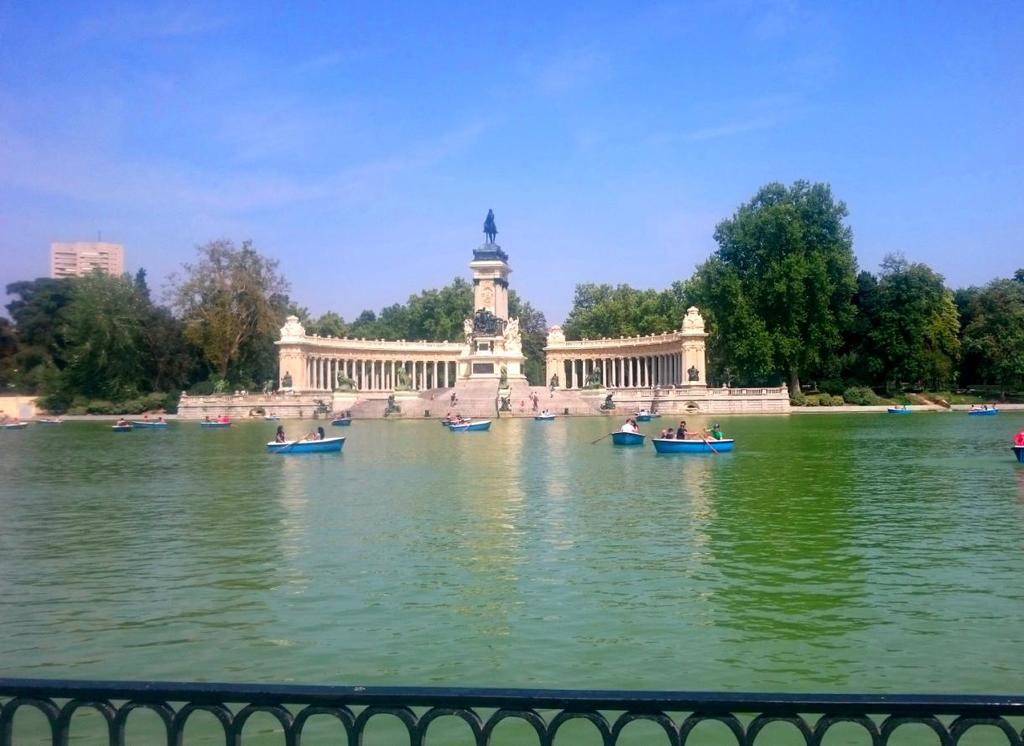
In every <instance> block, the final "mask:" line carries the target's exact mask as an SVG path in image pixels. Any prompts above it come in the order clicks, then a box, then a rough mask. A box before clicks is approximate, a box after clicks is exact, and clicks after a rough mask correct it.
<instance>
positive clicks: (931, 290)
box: [868, 254, 960, 388]
mask: <svg viewBox="0 0 1024 746" xmlns="http://www.w3.org/2000/svg"><path fill="white" fill-rule="evenodd" d="M874 311H875V314H874V318H873V319H872V329H871V331H870V333H869V335H868V338H869V340H870V343H871V344H870V346H871V349H872V355H873V358H874V359H877V360H879V361H880V362H881V366H882V371H881V372H882V375H883V377H884V380H885V382H886V385H887V386H888V387H889V388H894V387H896V386H897V385H898V384H899V383H901V382H909V383H912V384H917V385H921V384H924V385H927V386H931V387H932V388H939V387H940V386H941V385H944V384H947V383H950V382H951V381H952V380H953V378H954V375H953V374H954V371H955V370H956V368H955V366H956V363H957V361H958V359H959V355H960V339H959V332H960V320H959V316H958V314H957V309H956V303H955V302H954V299H953V293H952V291H950V290H948V289H947V288H946V286H945V282H944V280H943V277H942V275H940V274H938V273H937V272H935V271H934V270H932V269H931V268H930V267H928V266H927V265H925V264H921V263H914V264H911V263H909V262H907V260H906V259H905V258H903V257H902V256H900V255H895V254H890V255H889V256H887V257H886V258H885V260H884V261H883V262H882V273H881V276H880V277H879V280H878V291H877V300H876V305H875V309H874Z"/></svg>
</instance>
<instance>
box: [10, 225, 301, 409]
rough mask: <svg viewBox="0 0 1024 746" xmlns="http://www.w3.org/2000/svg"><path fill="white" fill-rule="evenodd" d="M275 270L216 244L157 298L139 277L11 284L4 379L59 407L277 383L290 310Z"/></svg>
mask: <svg viewBox="0 0 1024 746" xmlns="http://www.w3.org/2000/svg"><path fill="white" fill-rule="evenodd" d="M286 291H287V284H286V283H285V282H284V280H283V278H281V277H280V275H279V274H278V273H277V267H276V263H274V262H273V261H271V260H268V259H266V258H265V257H263V256H261V255H260V254H259V253H258V252H257V251H256V250H255V249H253V247H252V246H251V245H250V244H248V243H245V244H243V245H242V246H241V248H236V247H235V246H234V245H233V244H231V243H230V242H228V241H214V242H212V243H209V244H206V245H205V246H200V247H199V248H198V249H197V261H196V262H195V263H194V264H188V265H185V267H184V268H183V271H182V273H181V275H180V276H177V277H174V278H172V281H171V288H170V293H169V296H170V306H163V305H160V304H158V303H155V302H154V301H153V299H152V298H151V295H150V290H149V286H148V283H147V280H146V273H145V270H139V272H138V274H137V275H136V276H135V277H134V278H131V277H129V276H127V275H126V276H122V277H111V276H108V275H104V274H101V273H98V272H97V273H94V274H92V275H89V276H86V277H75V278H65V279H51V278H40V279H37V280H28V281H23V282H15V283H12V284H10V285H8V286H7V294H8V295H9V296H11V297H12V300H11V301H10V302H9V303H8V304H7V312H8V313H9V314H10V318H11V322H12V323H8V322H7V321H6V320H4V323H3V324H0V383H2V384H3V385H4V387H5V388H6V389H7V390H12V389H13V390H15V391H18V392H21V393H26V394H37V395H40V396H42V397H43V398H42V404H43V406H45V407H47V408H50V409H54V410H57V411H65V410H72V411H96V412H106V411H132V410H142V409H149V408H157V407H173V405H174V403H175V402H176V401H177V398H178V394H179V392H180V391H181V390H183V389H186V388H189V387H192V388H193V389H194V390H196V391H198V392H213V391H218V390H219V391H226V390H231V389H259V388H261V387H263V386H266V385H268V384H270V383H272V382H273V381H274V380H276V377H277V373H276V369H277V353H276V350H275V348H274V340H276V339H277V334H278V330H279V329H280V327H281V325H282V324H283V322H284V317H285V315H286V313H287V309H288V306H289V301H288V297H287V295H286Z"/></svg>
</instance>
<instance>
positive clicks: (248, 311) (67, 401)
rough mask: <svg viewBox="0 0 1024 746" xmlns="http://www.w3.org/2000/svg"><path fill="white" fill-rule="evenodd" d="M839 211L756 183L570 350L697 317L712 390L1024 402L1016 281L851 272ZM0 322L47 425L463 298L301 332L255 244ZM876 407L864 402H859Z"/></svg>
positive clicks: (210, 379) (56, 285) (328, 321)
mask: <svg viewBox="0 0 1024 746" xmlns="http://www.w3.org/2000/svg"><path fill="white" fill-rule="evenodd" d="M846 218H847V209H846V206H845V205H844V204H843V203H842V202H841V201H838V200H836V199H835V198H834V197H833V195H832V192H831V190H830V188H829V187H828V186H827V185H825V184H809V183H807V182H796V183H795V184H793V185H791V186H788V187H787V186H785V185H782V184H768V185H766V186H765V187H763V188H761V189H760V190H759V191H758V192H757V194H756V195H754V197H753V198H752V199H751V200H750V201H749V202H746V203H744V204H742V205H740V207H739V208H738V209H737V210H736V212H735V213H734V214H733V215H732V216H731V217H729V218H727V219H725V220H723V221H722V222H720V223H719V224H718V226H717V227H716V229H715V234H714V235H715V240H716V242H717V244H718V248H717V250H716V251H715V252H714V253H713V254H712V256H711V257H709V258H708V260H707V261H706V262H704V263H703V264H701V265H700V266H699V267H697V269H696V272H695V273H694V274H693V276H691V277H690V278H688V279H684V280H678V281H676V282H673V283H672V284H671V285H670V286H669V287H668V288H667V289H665V290H640V289H635V288H632V287H629V286H628V285H618V286H612V285H596V284H580V285H577V287H576V292H575V296H574V299H573V307H572V311H571V312H570V313H569V316H568V318H567V319H566V321H565V325H564V331H565V333H566V335H567V336H569V337H570V338H590V339H595V338H601V337H618V336H634V335H646V334H657V333H661V332H666V331H670V330H672V329H677V328H679V325H680V322H681V320H682V317H683V315H684V314H685V312H686V309H687V307H689V306H690V305H697V306H699V307H700V308H701V312H702V313H703V315H704V317H705V319H706V321H707V325H708V333H709V343H708V350H709V369H710V370H709V380H710V382H711V383H713V384H719V383H728V384H729V385H774V384H778V383H780V382H782V381H785V382H786V383H787V384H789V385H790V387H791V389H790V390H791V391H793V392H794V395H799V394H798V392H800V390H801V384H804V383H810V384H811V385H812V386H817V387H819V388H820V389H821V390H823V391H826V392H828V393H832V394H840V393H843V392H844V391H848V390H849V387H851V386H852V387H871V388H873V389H875V390H877V391H881V390H885V391H889V392H895V391H900V390H903V389H905V388H908V387H909V388H922V389H923V388H928V389H932V390H942V389H945V388H949V387H953V386H956V385H958V384H959V385H963V384H988V385H992V386H997V387H999V388H1000V389H1001V390H1002V391H1004V392H1008V391H1014V392H1020V391H1024V269H1021V270H1017V272H1016V273H1015V274H1014V276H1013V277H1012V278H1007V279H998V280H994V281H993V282H991V283H989V284H988V285H986V286H984V287H980V288H979V287H971V288H966V289H961V290H957V291H956V292H955V293H954V292H953V291H952V290H950V289H949V288H948V287H946V284H945V280H944V278H943V277H942V275H940V274H938V273H936V272H935V271H934V270H933V269H931V268H930V267H928V266H927V265H925V264H923V263H920V262H911V261H908V260H907V259H906V258H904V257H903V256H902V255H900V254H891V255H889V256H887V257H886V258H885V260H884V261H883V262H882V266H881V267H880V270H879V272H878V273H872V272H868V271H860V272H858V268H857V262H856V259H855V257H854V253H853V237H852V232H851V230H850V227H849V226H848V225H847V224H846ZM7 293H8V295H9V296H11V300H10V302H9V303H8V304H7V311H8V313H9V315H10V321H8V320H7V319H2V318H0V386H2V387H3V388H4V389H6V390H14V391H18V392H23V393H29V394H39V395H42V396H43V397H45V398H44V404H45V405H47V406H50V407H52V408H54V409H58V410H64V409H68V408H71V409H89V408H92V409H93V410H94V411H102V409H103V408H104V406H106V407H108V408H112V409H118V408H120V409H129V408H130V407H131V406H134V407H137V408H142V407H145V406H149V405H153V406H159V405H160V404H162V403H165V402H173V401H176V398H177V392H178V391H180V390H183V389H187V388H190V389H191V390H192V391H194V392H195V393H211V392H214V391H223V390H233V389H248V390H260V389H263V388H266V387H269V386H272V385H273V383H274V381H275V380H276V368H277V353H276V349H275V346H274V341H275V340H276V339H277V335H278V330H279V329H280V327H281V326H282V324H283V323H284V320H285V317H286V316H287V315H288V314H291V313H294V314H295V315H297V316H299V318H300V319H301V320H302V322H303V324H304V325H305V327H306V330H307V332H308V333H310V334H320V335H322V336H333V337H344V336H350V337H362V338H369V339H388V340H398V339H405V340H410V341H424V340H429V341H443V340H448V341H456V340H460V339H461V338H462V335H463V333H464V332H463V320H464V319H465V318H467V317H468V316H470V315H472V312H473V310H474V309H473V288H472V286H471V285H470V283H469V282H467V281H466V280H464V279H462V278H456V279H454V280H453V281H452V282H451V283H449V284H448V285H446V286H444V287H442V288H438V289H432V290H424V291H422V292H420V293H417V294H414V295H412V296H410V297H409V298H408V300H407V301H406V302H405V303H397V304H393V305H390V306H387V307H386V308H383V309H381V311H380V312H379V313H377V312H374V311H372V310H366V311H363V312H362V313H360V314H359V315H358V316H357V317H356V318H355V319H354V320H353V321H351V322H346V321H345V320H344V319H343V318H342V317H341V316H340V315H339V314H337V313H335V312H333V311H328V312H326V313H324V314H323V315H321V316H320V317H318V318H315V319H314V318H311V317H310V315H309V313H308V311H307V310H306V309H305V308H302V307H299V306H297V305H295V304H294V303H293V302H292V301H291V300H290V299H289V297H288V283H287V281H286V280H285V279H284V278H283V277H282V276H281V274H280V273H279V271H278V268H277V263H276V262H274V261H273V260H270V259H268V258H266V257H264V256H263V255H261V254H260V253H259V252H258V251H257V250H256V249H255V248H254V247H253V246H252V245H251V244H250V243H248V242H246V243H243V244H242V245H241V246H240V247H236V246H235V245H234V244H232V243H231V242H230V241H214V242H211V243H208V244H206V245H204V246H200V247H198V248H197V254H196V260H195V261H194V262H193V263H190V264H187V265H185V266H184V267H183V268H182V271H181V273H179V274H178V275H177V276H175V277H172V278H171V282H170V288H169V292H168V295H167V297H168V305H166V306H164V305H160V304H158V303H156V302H155V301H154V300H153V299H152V297H151V293H150V290H149V287H148V282H147V278H146V274H145V270H140V271H139V273H138V274H137V275H136V276H135V277H134V278H132V277H128V276H124V277H108V276H106V275H101V274H94V275H91V276H88V277H83V278H74V279H61V280H54V279H48V278H41V279H37V280H31V281H24V282H15V283H12V284H10V285H8V286H7ZM509 311H510V314H511V315H512V316H517V317H518V318H519V319H520V328H521V331H522V335H523V349H524V354H525V356H526V358H527V364H526V373H527V377H528V378H529V380H530V382H531V383H534V384H541V383H543V382H544V381H543V378H544V352H543V348H544V344H545V341H546V326H547V325H546V322H545V319H544V315H543V314H542V313H540V312H539V311H537V310H536V309H535V308H534V307H533V306H532V305H531V304H530V303H528V302H526V301H525V300H523V299H522V298H521V297H520V296H518V295H517V294H516V293H515V292H514V291H512V292H510V294H509ZM869 393H870V392H869Z"/></svg>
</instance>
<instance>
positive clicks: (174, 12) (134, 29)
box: [79, 3, 227, 42]
mask: <svg viewBox="0 0 1024 746" xmlns="http://www.w3.org/2000/svg"><path fill="white" fill-rule="evenodd" d="M226 25H227V22H226V19H225V18H224V17H223V16H219V15H212V14H209V13H205V12H202V11H200V10H199V9H198V8H196V7H189V6H186V5H182V4H177V3H176V4H168V5H163V6H151V7H148V8H138V7H137V8H131V9H127V8H122V9H120V10H117V11H115V12H112V13H109V14H106V15H99V16H93V17H91V18H87V19H85V20H84V21H82V23H81V24H80V26H79V36H80V38H82V39H83V40H87V41H93V40H95V39H98V38H103V39H108V40H116V41H119V42H123V41H132V40H142V39H155V38H166V37H177V36H194V35H197V34H208V33H211V32H213V31H218V30H220V29H221V28H223V27H224V26H226Z"/></svg>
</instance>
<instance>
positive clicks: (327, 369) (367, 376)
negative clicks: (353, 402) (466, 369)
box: [303, 355, 458, 391]
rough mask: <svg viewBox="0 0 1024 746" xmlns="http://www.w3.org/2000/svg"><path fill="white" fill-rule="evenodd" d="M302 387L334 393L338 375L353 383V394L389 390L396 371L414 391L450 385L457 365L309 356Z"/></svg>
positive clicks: (453, 379) (455, 373) (393, 385)
mask: <svg viewBox="0 0 1024 746" xmlns="http://www.w3.org/2000/svg"><path fill="white" fill-rule="evenodd" d="M305 366H306V370H305V374H306V375H305V386H303V388H305V389H309V390H314V391H334V390H335V389H337V388H338V376H339V375H344V376H345V377H347V378H350V379H351V380H352V381H353V382H354V383H355V388H356V390H357V391H391V390H392V389H394V388H395V387H396V384H397V383H398V371H399V370H405V374H406V379H407V381H408V383H409V385H410V386H411V387H412V389H413V390H415V391H424V390H426V389H434V388H446V387H449V386H454V385H455V381H456V378H457V377H458V362H456V361H454V360H401V359H379V358H338V357H330V356H318V355H310V356H308V357H307V358H306V361H305Z"/></svg>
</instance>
